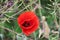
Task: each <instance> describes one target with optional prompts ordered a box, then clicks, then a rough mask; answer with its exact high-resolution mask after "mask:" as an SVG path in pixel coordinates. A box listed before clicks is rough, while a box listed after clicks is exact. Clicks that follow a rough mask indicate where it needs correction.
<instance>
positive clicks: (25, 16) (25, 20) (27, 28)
mask: <svg viewBox="0 0 60 40" xmlns="http://www.w3.org/2000/svg"><path fill="white" fill-rule="evenodd" d="M17 21H18V24H19V26H20V28H21V29H22V31H23V33H24V34H25V35H26V36H29V35H30V34H31V33H33V32H34V31H35V30H37V29H38V26H39V19H38V17H37V16H36V15H35V13H34V12H32V11H26V12H23V13H21V14H20V15H19V17H18V19H17Z"/></svg>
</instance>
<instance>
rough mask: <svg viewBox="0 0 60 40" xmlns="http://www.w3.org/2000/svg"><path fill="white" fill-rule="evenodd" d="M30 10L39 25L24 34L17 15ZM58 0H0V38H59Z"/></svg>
mask: <svg viewBox="0 0 60 40" xmlns="http://www.w3.org/2000/svg"><path fill="white" fill-rule="evenodd" d="M27 10H31V11H34V12H35V13H36V15H37V16H38V17H39V19H40V26H39V29H38V30H37V31H35V32H34V33H33V34H32V35H30V36H28V37H27V36H25V35H24V34H23V33H22V30H21V29H20V28H19V26H18V23H17V17H18V16H19V14H21V13H22V12H24V11H27ZM59 26H60V0H0V40H60V27H59Z"/></svg>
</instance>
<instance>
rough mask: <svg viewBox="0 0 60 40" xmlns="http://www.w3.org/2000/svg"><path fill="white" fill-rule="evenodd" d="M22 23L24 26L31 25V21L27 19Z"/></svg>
mask: <svg viewBox="0 0 60 40" xmlns="http://www.w3.org/2000/svg"><path fill="white" fill-rule="evenodd" d="M22 25H23V26H24V27H28V26H30V22H29V21H25V22H24V23H23V24H22Z"/></svg>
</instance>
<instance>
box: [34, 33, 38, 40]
mask: <svg viewBox="0 0 60 40" xmlns="http://www.w3.org/2000/svg"><path fill="white" fill-rule="evenodd" d="M33 34H34V40H37V39H36V34H35V32H34V33H33Z"/></svg>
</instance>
